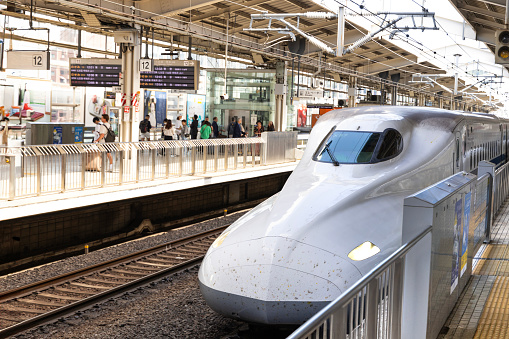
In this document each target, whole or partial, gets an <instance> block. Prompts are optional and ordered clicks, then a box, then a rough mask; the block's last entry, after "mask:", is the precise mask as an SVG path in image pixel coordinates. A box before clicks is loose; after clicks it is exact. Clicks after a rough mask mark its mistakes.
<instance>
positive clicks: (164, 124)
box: [161, 118, 168, 140]
mask: <svg viewBox="0 0 509 339" xmlns="http://www.w3.org/2000/svg"><path fill="white" fill-rule="evenodd" d="M167 122H168V119H166V118H165V119H164V120H163V127H162V128H161V139H163V140H164V127H165V126H166V123H167Z"/></svg>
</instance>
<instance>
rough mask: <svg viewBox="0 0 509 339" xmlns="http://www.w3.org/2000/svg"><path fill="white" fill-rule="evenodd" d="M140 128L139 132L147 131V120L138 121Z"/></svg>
mask: <svg viewBox="0 0 509 339" xmlns="http://www.w3.org/2000/svg"><path fill="white" fill-rule="evenodd" d="M140 130H141V133H147V132H148V121H147V120H142V121H141V122H140Z"/></svg>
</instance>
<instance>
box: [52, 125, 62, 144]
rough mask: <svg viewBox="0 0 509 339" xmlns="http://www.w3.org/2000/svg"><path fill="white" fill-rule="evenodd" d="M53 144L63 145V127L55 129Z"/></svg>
mask: <svg viewBox="0 0 509 339" xmlns="http://www.w3.org/2000/svg"><path fill="white" fill-rule="evenodd" d="M53 144H54V145H56V144H58V145H61V144H62V126H55V127H53Z"/></svg>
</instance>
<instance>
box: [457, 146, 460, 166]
mask: <svg viewBox="0 0 509 339" xmlns="http://www.w3.org/2000/svg"><path fill="white" fill-rule="evenodd" d="M459 166H460V139H456V167H459Z"/></svg>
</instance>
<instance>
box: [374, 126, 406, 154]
mask: <svg viewBox="0 0 509 339" xmlns="http://www.w3.org/2000/svg"><path fill="white" fill-rule="evenodd" d="M402 150H403V137H402V136H401V134H400V133H399V132H398V131H396V130H395V129H387V130H386V131H385V133H384V136H383V139H382V144H381V145H380V149H379V150H378V153H377V155H376V158H377V159H378V160H379V161H381V160H386V159H390V158H393V157H395V156H396V155H398V154H399V153H401V151H402Z"/></svg>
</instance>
